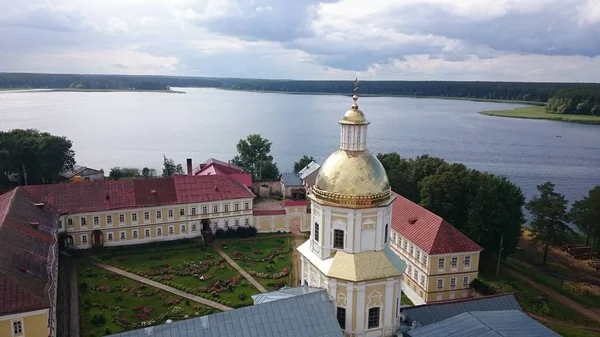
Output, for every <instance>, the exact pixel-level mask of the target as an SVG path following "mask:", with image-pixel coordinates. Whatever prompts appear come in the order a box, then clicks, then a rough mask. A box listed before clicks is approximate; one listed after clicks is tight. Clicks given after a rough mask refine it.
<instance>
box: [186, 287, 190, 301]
mask: <svg viewBox="0 0 600 337" xmlns="http://www.w3.org/2000/svg"><path fill="white" fill-rule="evenodd" d="M186 292H189V289H186ZM185 305H190V300H185Z"/></svg>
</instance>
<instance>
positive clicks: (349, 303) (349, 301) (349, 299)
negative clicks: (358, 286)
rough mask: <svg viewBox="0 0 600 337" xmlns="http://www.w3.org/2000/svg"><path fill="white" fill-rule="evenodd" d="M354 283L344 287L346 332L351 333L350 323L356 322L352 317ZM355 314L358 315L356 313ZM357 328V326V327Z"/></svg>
mask: <svg viewBox="0 0 600 337" xmlns="http://www.w3.org/2000/svg"><path fill="white" fill-rule="evenodd" d="M353 294H354V283H351V282H348V283H347V285H346V327H347V328H346V331H352V322H354V321H355V320H356V317H353V316H352V311H353V310H354V303H353V301H354V296H353ZM357 314H360V313H358V311H357ZM357 328H358V326H357Z"/></svg>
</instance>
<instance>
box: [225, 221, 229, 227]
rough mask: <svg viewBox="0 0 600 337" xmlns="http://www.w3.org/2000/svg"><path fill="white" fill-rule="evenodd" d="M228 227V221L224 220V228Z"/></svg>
mask: <svg viewBox="0 0 600 337" xmlns="http://www.w3.org/2000/svg"><path fill="white" fill-rule="evenodd" d="M227 227H229V219H227V220H225V228H227Z"/></svg>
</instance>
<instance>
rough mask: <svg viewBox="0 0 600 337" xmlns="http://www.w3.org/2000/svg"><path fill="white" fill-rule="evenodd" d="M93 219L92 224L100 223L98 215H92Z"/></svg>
mask: <svg viewBox="0 0 600 337" xmlns="http://www.w3.org/2000/svg"><path fill="white" fill-rule="evenodd" d="M93 221H94V226H98V225H100V217H99V216H97V215H94V217H93Z"/></svg>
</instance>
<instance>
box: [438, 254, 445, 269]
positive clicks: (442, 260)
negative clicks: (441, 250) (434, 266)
mask: <svg viewBox="0 0 600 337" xmlns="http://www.w3.org/2000/svg"><path fill="white" fill-rule="evenodd" d="M445 266H446V258H443V257H440V258H438V269H444V267H445Z"/></svg>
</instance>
